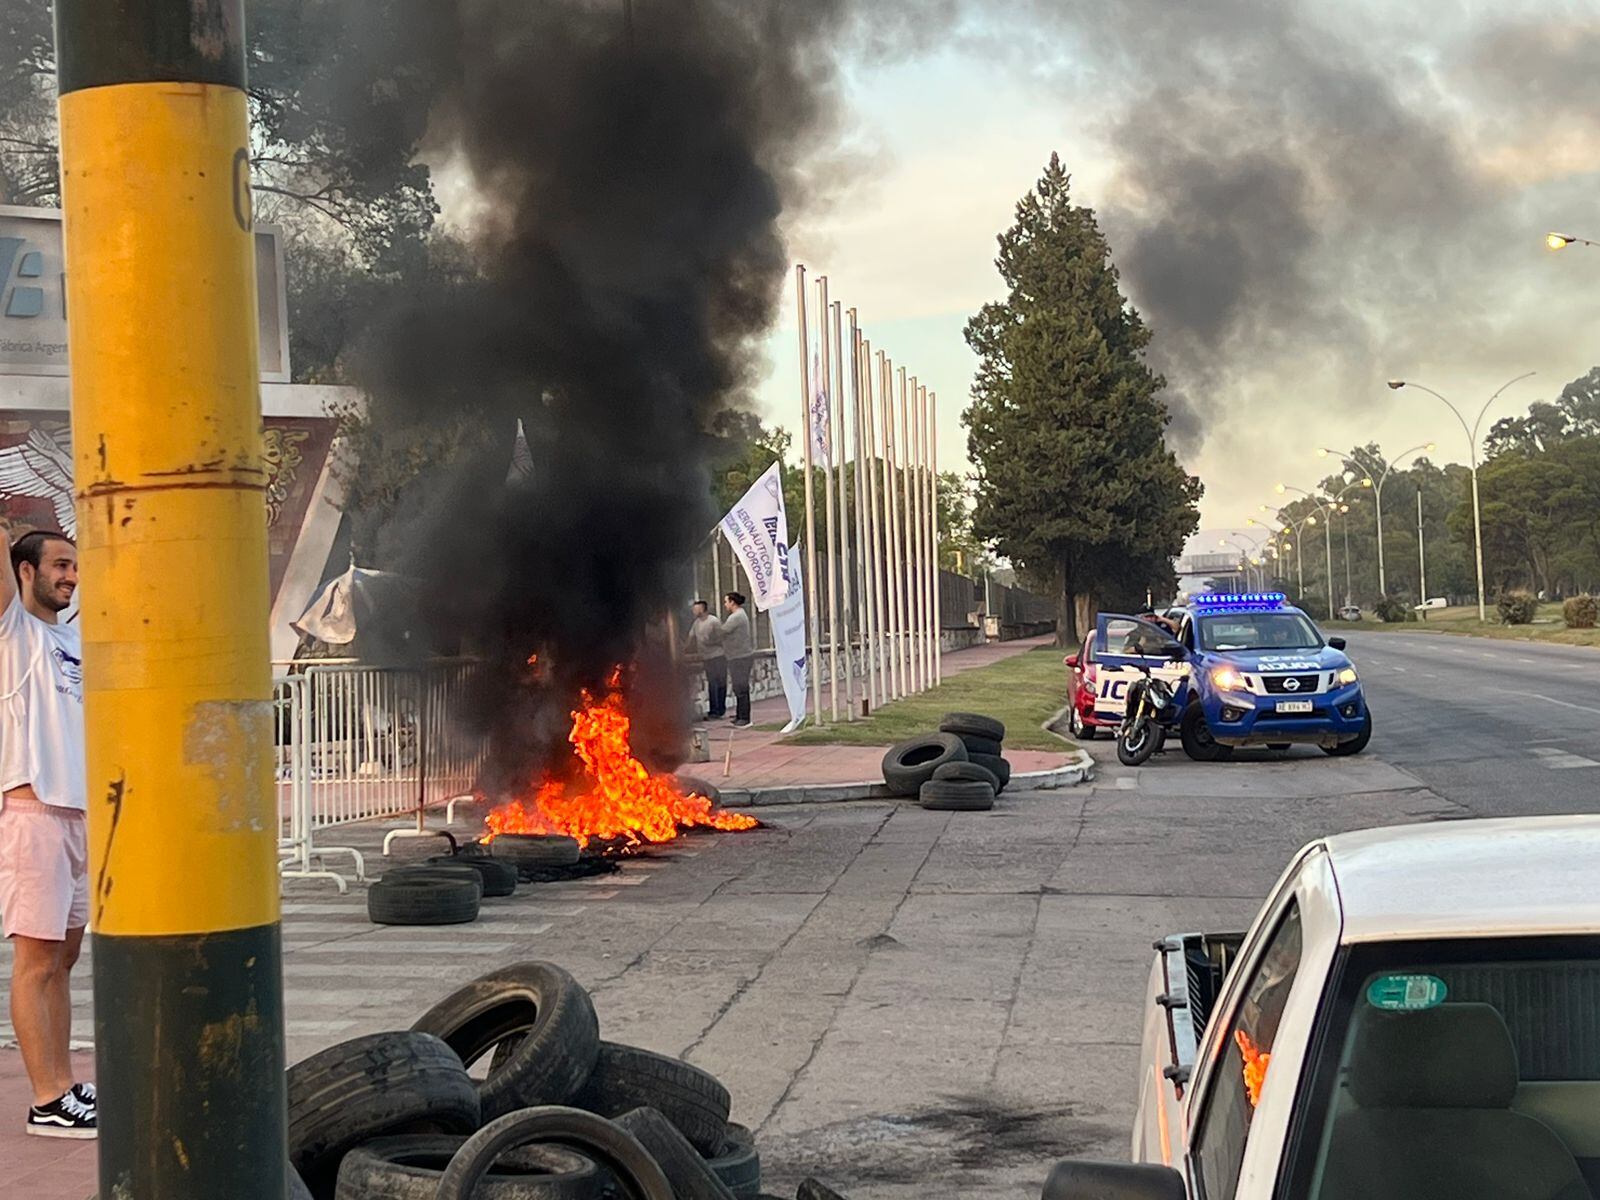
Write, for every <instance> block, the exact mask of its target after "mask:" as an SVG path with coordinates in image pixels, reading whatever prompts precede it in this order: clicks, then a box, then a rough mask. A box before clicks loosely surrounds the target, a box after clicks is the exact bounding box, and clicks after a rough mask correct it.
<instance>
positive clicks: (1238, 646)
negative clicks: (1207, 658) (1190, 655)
mask: <svg viewBox="0 0 1600 1200" xmlns="http://www.w3.org/2000/svg"><path fill="white" fill-rule="evenodd" d="M1200 645H1201V646H1202V647H1204V648H1205V649H1207V650H1316V649H1320V648H1321V646H1322V638H1321V637H1320V636H1319V635H1318V633H1317V627H1316V626H1315V625H1313V624H1312V623H1311V622H1310V621H1309V620H1307V619H1306V618H1305V617H1304V616H1303V615H1301V614H1300V613H1293V612H1238V613H1217V614H1216V615H1215V616H1207V617H1201V618H1200Z"/></svg>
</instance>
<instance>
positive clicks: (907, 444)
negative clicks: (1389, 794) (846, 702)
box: [895, 367, 919, 694]
mask: <svg viewBox="0 0 1600 1200" xmlns="http://www.w3.org/2000/svg"><path fill="white" fill-rule="evenodd" d="M895 371H896V372H897V374H898V376H899V384H900V386H899V391H898V393H897V396H896V399H897V400H898V402H899V405H900V441H899V442H898V443H897V444H896V445H897V448H898V449H899V451H900V496H901V500H900V520H901V523H902V525H903V526H904V531H903V532H902V534H901V538H902V541H901V544H902V545H903V546H904V547H905V554H904V555H903V559H904V567H903V570H904V572H905V582H904V585H903V586H902V587H901V589H900V610H901V611H900V628H901V629H902V630H903V631H904V633H905V637H904V638H903V639H902V640H901V643H900V653H901V655H902V656H903V658H904V660H905V670H906V686H907V687H908V689H909V691H908V693H907V694H910V693H913V692H916V691H918V690H919V689H918V687H917V681H916V671H915V662H914V659H913V656H912V653H911V644H912V641H913V639H914V638H915V636H916V632H915V629H914V626H913V621H914V620H915V618H916V612H915V609H914V608H913V607H912V603H911V579H912V567H911V557H912V551H911V540H912V539H911V534H912V524H911V520H912V518H911V457H910V454H911V404H910V400H909V398H908V397H907V395H906V369H905V368H904V367H896V368H895Z"/></svg>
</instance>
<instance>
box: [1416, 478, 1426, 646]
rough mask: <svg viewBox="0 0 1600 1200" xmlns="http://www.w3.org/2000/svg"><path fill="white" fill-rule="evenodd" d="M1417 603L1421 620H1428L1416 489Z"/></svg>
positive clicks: (1420, 497) (1420, 514)
mask: <svg viewBox="0 0 1600 1200" xmlns="http://www.w3.org/2000/svg"><path fill="white" fill-rule="evenodd" d="M1417 591H1418V592H1420V593H1421V595H1419V596H1418V597H1417V603H1418V604H1420V605H1422V608H1421V610H1420V611H1421V613H1422V619H1423V620H1424V621H1426V620H1427V619H1428V560H1427V557H1426V555H1425V553H1424V552H1423V549H1422V489H1421V488H1420V487H1419V488H1418V489H1417Z"/></svg>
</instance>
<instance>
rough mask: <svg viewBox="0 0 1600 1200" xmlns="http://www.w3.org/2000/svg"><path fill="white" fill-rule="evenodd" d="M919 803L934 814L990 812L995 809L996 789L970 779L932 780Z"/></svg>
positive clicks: (920, 796) (925, 785) (926, 786)
mask: <svg viewBox="0 0 1600 1200" xmlns="http://www.w3.org/2000/svg"><path fill="white" fill-rule="evenodd" d="M917 803H918V804H920V805H922V807H923V808H926V809H929V810H930V811H932V812H988V811H989V810H990V809H991V808H993V807H994V788H992V787H990V786H989V785H988V784H987V783H979V782H976V781H973V780H969V779H930V780H928V782H927V783H925V784H923V785H922V791H921V792H920V793H918V795H917Z"/></svg>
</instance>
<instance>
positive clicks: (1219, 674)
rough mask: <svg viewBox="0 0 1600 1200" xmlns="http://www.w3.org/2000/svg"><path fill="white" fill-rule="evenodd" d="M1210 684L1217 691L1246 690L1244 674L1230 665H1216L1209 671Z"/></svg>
mask: <svg viewBox="0 0 1600 1200" xmlns="http://www.w3.org/2000/svg"><path fill="white" fill-rule="evenodd" d="M1211 686H1212V687H1214V688H1216V689H1217V691H1219V692H1248V691H1249V690H1250V686H1249V685H1248V684H1247V683H1246V682H1245V679H1244V676H1243V675H1241V674H1239V672H1237V671H1235V670H1234V669H1233V668H1232V667H1217V668H1216V669H1215V670H1213V671H1212V672H1211Z"/></svg>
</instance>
